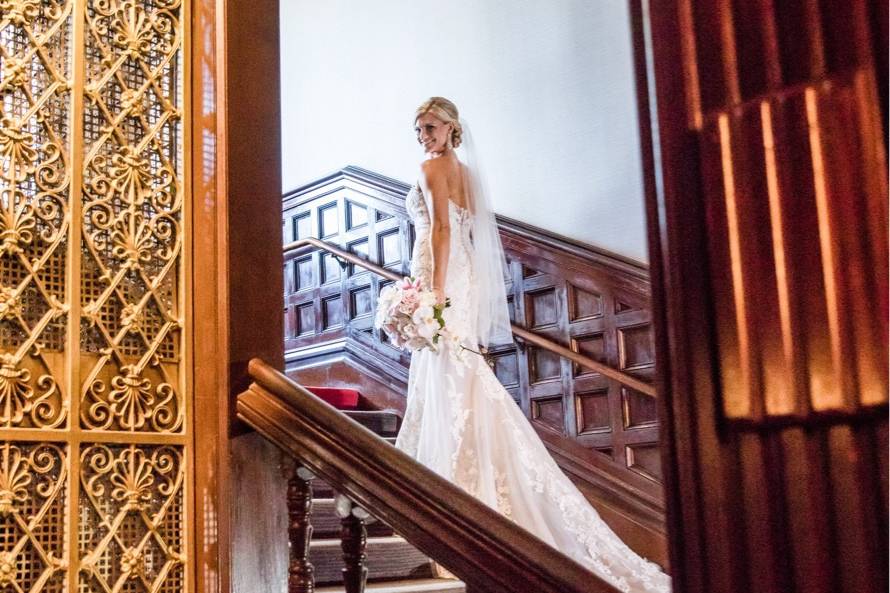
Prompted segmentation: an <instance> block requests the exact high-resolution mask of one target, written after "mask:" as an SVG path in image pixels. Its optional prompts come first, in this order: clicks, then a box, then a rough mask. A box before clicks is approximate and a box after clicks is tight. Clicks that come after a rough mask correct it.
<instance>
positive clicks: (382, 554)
mask: <svg viewBox="0 0 890 593" xmlns="http://www.w3.org/2000/svg"><path fill="white" fill-rule="evenodd" d="M362 401H366V400H364V398H362ZM344 413H345V414H346V415H347V416H349V417H350V418H352V419H353V420H355V421H356V422H358V423H359V424H361V425H362V426H364V427H366V428H368V429H369V430H371V431H372V432H374V433H375V434H377V435H378V436H380V437H382V438H383V439H385V440H387V441H389V442H394V441H395V437H396V435H397V434H398V429H399V423H400V420H401V418H400V417H399V416H398V415H397V414H396V413H394V412H392V411H388V410H361V409H359V410H344ZM312 494H313V496H312V511H311V515H310V522H311V525H312V541H311V543H310V546H309V561H310V562H311V563H312V566H313V569H314V576H315V583H316V585H317V587H316V589H315V590H316V591H317V592H322V593H323V592H328V593H339V592H343V593H348V592H347V589H346V587H345V585H344V578H343V570H344V566H345V562H344V558H343V541H344V540H343V538H344V536H345V535H344V533H343V525H342V519H341V515H343V514H345V513H348V512H349V511H350V507H351V503H350V502H349V501H348V500H346V499H345V498H343V497H339V496H338V495H337V493H336V492H335V491H334V489H333V488H331V486H330V485H329V484H327V483H325V482H323V481H322V480H320V479H315V480H313V489H312ZM338 505H339V508H338ZM363 516H364V515H363ZM364 524H365V533H366V535H367V540H366V544H365V546H366V547H365V556H366V561H365V565H366V566H367V570H368V573H367V586H366V588H365V591H375V592H378V593H464V592H465V591H466V587H465V585H464V583H463V582H461V581H459V580H454V579H448V578H437V577H436V576H435V572H436V571H435V568H434V565H433V563H432V561H431V560H430V559H429V558H428V557H427V556H426V555H425V554H423V553H422V552H421V551H419V550H418V549H417V548H415V547H414V546H412V545H411V544H410V543H408V542H407V541H406V540H405V539H404V538H403V537H401V536H399V535H398V534H397V533H396V532H395V530H393V528H392V527H390V526H389V525H387V524H386V523H384V522H383V521H380V520H378V519H377V518H375V517H373V516H371V515H367V516H366V517H365V518H364Z"/></svg>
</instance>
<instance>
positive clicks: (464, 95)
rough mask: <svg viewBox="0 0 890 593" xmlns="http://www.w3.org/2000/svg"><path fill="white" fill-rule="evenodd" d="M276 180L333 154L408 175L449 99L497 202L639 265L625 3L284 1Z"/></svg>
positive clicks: (290, 178) (641, 234)
mask: <svg viewBox="0 0 890 593" xmlns="http://www.w3.org/2000/svg"><path fill="white" fill-rule="evenodd" d="M281 18H282V23H281V35H282V101H283V105H282V125H283V134H282V136H283V145H282V153H283V169H284V170H283V185H284V187H283V189H285V190H288V189H292V188H294V187H297V186H298V185H301V184H303V183H305V182H308V181H311V180H313V179H315V178H317V177H320V176H322V175H324V174H326V173H329V172H331V171H334V170H336V169H339V168H341V167H343V166H345V165H347V164H351V165H358V166H361V167H364V168H367V169H371V170H373V171H377V172H379V173H382V174H384V175H388V176H390V177H395V178H397V179H400V180H403V181H407V182H413V181H414V180H415V179H416V174H417V173H416V172H417V167H418V163H419V162H420V160H421V159H422V157H423V155H422V153H421V151H420V150H419V148H418V146H417V144H416V142H415V140H414V135H413V131H412V127H413V121H412V118H413V114H414V110H415V108H416V107H417V105H419V104H420V103H421V102H422V101H423V100H424V99H426V98H427V97H429V96H431V95H442V96H445V97H448V98H450V99H452V100H453V101H454V102H455V103H456V104H457V105H458V107H459V108H460V110H461V115H462V116H464V117H465V118H466V119H467V120H468V121H469V122H470V124H471V126H472V130H473V134H474V136H475V139H476V144H477V146H478V150H479V154H480V159H481V161H482V163H483V164H484V166H485V170H486V173H487V176H488V178H489V185H490V189H491V191H492V194H493V195H492V202H493V204H494V208H495V210H496V211H497V212H498V213H500V214H504V215H506V216H510V217H512V218H516V219H519V220H522V221H526V222H528V223H531V224H534V225H536V226H539V227H543V228H545V229H548V230H551V231H553V232H557V233H560V234H563V235H567V236H569V237H573V238H575V239H579V240H582V241H584V242H587V243H590V244H593V245H598V246H600V247H604V248H606V249H610V250H612V251H616V252H618V253H621V254H624V255H626V256H629V257H633V258H636V259H639V260H645V259H646V240H645V220H644V214H643V195H642V185H641V184H642V180H641V172H640V155H639V137H638V130H637V118H636V98H635V94H634V87H633V64H632V54H631V42H630V29H629V23H628V16H627V3H626V2H625V1H624V0H438V1H436V2H432V1H430V0H323V1H322V0H282V1H281Z"/></svg>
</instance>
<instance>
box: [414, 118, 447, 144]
mask: <svg viewBox="0 0 890 593" xmlns="http://www.w3.org/2000/svg"><path fill="white" fill-rule="evenodd" d="M452 129H453V127H452V125H451V124H446V123H444V122H443V121H442V120H440V119H439V118H437V117H436V116H435V115H432V114H430V113H424V114H423V115H421V116H420V117H418V118H417V120H416V121H415V122H414V132H415V133H416V134H417V142H419V143H420V145H421V146H423V151H424V152H425V153H427V154H429V153H433V152H434V153H439V152H444V151H445V149H446V148H447V147H448V138H449V137H450V136H451V131H452Z"/></svg>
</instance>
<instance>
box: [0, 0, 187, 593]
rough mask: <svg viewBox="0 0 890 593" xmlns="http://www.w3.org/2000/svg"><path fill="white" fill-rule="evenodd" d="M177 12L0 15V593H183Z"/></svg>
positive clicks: (110, 5) (61, 4) (68, 4)
mask: <svg viewBox="0 0 890 593" xmlns="http://www.w3.org/2000/svg"><path fill="white" fill-rule="evenodd" d="M187 8H188V7H187V5H185V4H183V2H182V0H0V101H2V114H0V433H2V439H0V592H6V591H15V592H17V593H24V592H28V593H43V592H55V591H60V592H61V591H68V592H72V593H73V592H74V591H78V592H82V593H88V592H89V593H91V592H97V593H98V592H102V593H137V592H147V593H174V592H180V591H187V590H190V589H191V588H192V587H191V584H190V577H189V574H190V571H189V565H188V562H187V556H188V554H187V550H188V545H189V542H190V538H189V535H188V529H187V525H188V521H187V516H188V512H189V508H188V504H189V502H188V501H189V497H188V496H187V489H188V488H189V485H188V474H187V467H188V465H189V464H190V461H189V456H190V454H191V453H190V449H189V447H188V446H187V445H188V443H189V440H190V438H191V435H190V428H189V424H188V422H187V417H186V415H187V411H188V409H189V408H188V405H187V404H188V402H187V399H186V394H187V393H188V389H187V387H188V386H187V383H186V381H187V369H188V365H187V364H186V363H187V361H186V360H185V359H184V354H185V352H184V349H183V344H185V338H186V335H187V333H188V326H187V321H188V320H187V316H186V311H185V306H184V303H185V300H184V297H185V294H184V292H185V291H184V283H185V278H186V277H187V275H186V272H187V269H186V266H187V264H188V262H187V261H186V254H185V249H186V247H187V239H188V237H186V236H185V232H184V231H185V229H186V228H187V217H188V208H187V205H188V201H187V196H186V193H185V188H186V187H187V184H186V178H185V175H186V168H185V166H184V163H183V158H184V155H185V154H187V148H188V147H187V145H186V139H185V138H184V132H185V130H186V127H185V126H186V123H187V121H186V120H185V117H184V116H185V115H186V113H185V110H184V106H186V105H187V104H188V102H187V98H186V97H185V96H184V90H185V88H186V82H187V73H186V64H187V60H186V59H185V50H184V45H183V44H184V39H185V30H184V28H185V27H186V26H187V23H188V13H187Z"/></svg>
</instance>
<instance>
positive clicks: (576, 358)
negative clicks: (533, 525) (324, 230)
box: [284, 237, 655, 397]
mask: <svg viewBox="0 0 890 593" xmlns="http://www.w3.org/2000/svg"><path fill="white" fill-rule="evenodd" d="M306 247H315V248H317V249H320V250H322V251H327V252H328V253H331V254H332V255H334V256H336V257H338V258H340V259H341V260H343V261H345V262H349V263H351V264H353V265H356V266H360V267H362V268H365V269H366V270H369V271H371V272H374V273H375V274H378V275H380V276H383V277H384V278H387V279H389V280H393V281H398V280H401V279H402V276H401V275H400V274H398V273H396V272H393V271H392V270H388V269H386V268H384V267H382V266H379V265H377V264H375V263H374V262H371V261H368V260H367V259H365V258H363V257H361V256H360V255H357V254H355V253H352V252H350V251H346V250H345V249H342V248H340V247H338V246H336V245H334V244H332V243H328V242H325V241H322V240H320V239H316V238H314V237H307V238H305V239H300V240H299V241H294V242H292V243H288V244H287V245H285V246H284V255H285V256H287V255H288V254H290V253H293V252H297V251H301V250H303V249H305V248H306ZM510 328H511V329H512V331H513V335H514V336H516V337H518V338H520V339H521V340H523V341H525V342H527V343H529V344H532V345H533V346H535V347H537V348H542V349H544V350H548V351H550V352H552V353H554V354H556V355H558V356H562V357H563V358H567V359H568V360H570V361H572V362H574V363H575V364H578V365H580V366H583V367H585V368H588V369H590V370H592V371H595V372H597V373H599V374H601V375H603V376H604V377H608V378H609V379H613V380H615V381H618V382H619V383H621V384H622V385H624V386H626V387H629V388H631V389H633V390H634V391H638V392H640V393H642V394H645V395H648V396H650V397H655V387H654V386H653V385H650V384H648V383H646V382H644V381H640V380H639V379H637V378H636V377H634V376H632V375H629V374H627V373H625V372H623V371H620V370H618V369H616V368H613V367H611V366H609V365H607V364H604V363H602V362H597V361H596V360H594V359H592V358H590V357H588V356H584V355H583V354H580V353H578V352H575V351H574V350H571V349H569V348H566V347H565V346H562V345H560V344H558V343H556V342H554V341H553V340H551V339H549V338H545V337H544V336H542V335H540V334H536V333H534V332H532V331H529V330H527V329H525V328H524V327H520V326H518V325H516V324H511V325H510Z"/></svg>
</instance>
